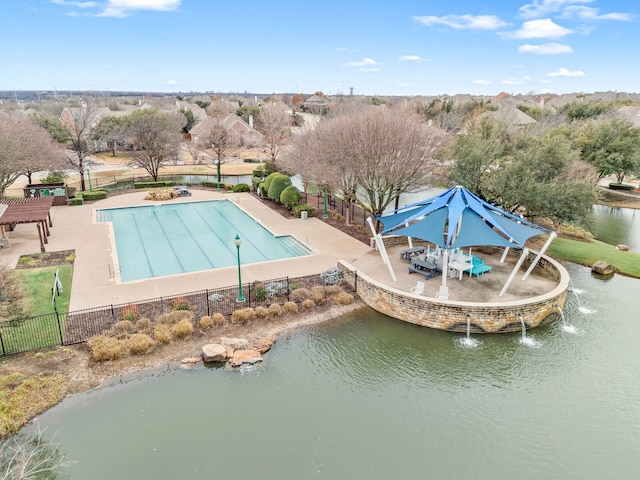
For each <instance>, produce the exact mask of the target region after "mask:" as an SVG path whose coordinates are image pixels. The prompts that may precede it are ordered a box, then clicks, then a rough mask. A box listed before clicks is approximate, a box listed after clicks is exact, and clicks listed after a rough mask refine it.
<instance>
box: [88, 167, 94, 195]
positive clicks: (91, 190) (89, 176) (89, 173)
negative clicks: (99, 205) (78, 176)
mask: <svg viewBox="0 0 640 480" xmlns="http://www.w3.org/2000/svg"><path fill="white" fill-rule="evenodd" d="M87 177H88V178H89V191H90V192H93V188H92V187H91V171H89V165H87Z"/></svg>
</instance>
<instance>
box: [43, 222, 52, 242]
mask: <svg viewBox="0 0 640 480" xmlns="http://www.w3.org/2000/svg"><path fill="white" fill-rule="evenodd" d="M42 230H43V231H44V233H45V235H46V236H45V239H46V237H50V236H51V232H50V231H49V226H48V225H47V221H46V220H43V221H42ZM47 243H48V242H47Z"/></svg>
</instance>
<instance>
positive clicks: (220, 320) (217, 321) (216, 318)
mask: <svg viewBox="0 0 640 480" xmlns="http://www.w3.org/2000/svg"><path fill="white" fill-rule="evenodd" d="M211 318H212V319H213V323H214V325H215V326H217V327H219V326H221V325H224V324H225V323H227V321H226V320H225V318H224V315H223V314H221V313H214V314H213V317H211Z"/></svg>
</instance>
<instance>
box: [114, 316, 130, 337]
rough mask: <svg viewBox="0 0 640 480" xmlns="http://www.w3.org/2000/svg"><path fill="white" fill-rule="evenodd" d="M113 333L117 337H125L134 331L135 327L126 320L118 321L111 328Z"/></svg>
mask: <svg viewBox="0 0 640 480" xmlns="http://www.w3.org/2000/svg"><path fill="white" fill-rule="evenodd" d="M113 331H114V333H115V334H116V335H117V336H121V335H127V334H129V333H133V332H135V331H136V326H135V324H134V323H133V322H130V321H128V320H120V321H119V322H116V323H115V325H114V326H113Z"/></svg>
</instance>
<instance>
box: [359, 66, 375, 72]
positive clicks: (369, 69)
mask: <svg viewBox="0 0 640 480" xmlns="http://www.w3.org/2000/svg"><path fill="white" fill-rule="evenodd" d="M380 70H381V69H380V68H379V67H361V68H359V69H358V71H359V72H366V73H368V72H379V71H380Z"/></svg>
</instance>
